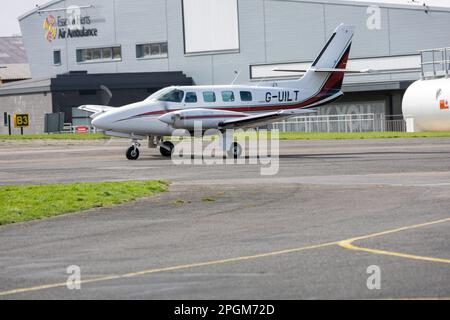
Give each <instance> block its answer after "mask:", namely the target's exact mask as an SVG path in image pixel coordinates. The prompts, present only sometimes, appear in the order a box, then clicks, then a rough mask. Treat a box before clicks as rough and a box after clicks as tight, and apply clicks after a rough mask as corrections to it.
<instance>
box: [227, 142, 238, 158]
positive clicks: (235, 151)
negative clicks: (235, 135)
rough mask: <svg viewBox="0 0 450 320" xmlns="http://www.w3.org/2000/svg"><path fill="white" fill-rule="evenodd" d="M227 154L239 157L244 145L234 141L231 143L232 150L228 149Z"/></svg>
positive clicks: (231, 156)
mask: <svg viewBox="0 0 450 320" xmlns="http://www.w3.org/2000/svg"><path fill="white" fill-rule="evenodd" d="M227 154H228V156H229V157H230V158H235V159H236V158H239V157H240V156H241V154H242V147H241V145H240V144H239V143H237V142H233V143H232V144H231V148H230V150H228V151H227Z"/></svg>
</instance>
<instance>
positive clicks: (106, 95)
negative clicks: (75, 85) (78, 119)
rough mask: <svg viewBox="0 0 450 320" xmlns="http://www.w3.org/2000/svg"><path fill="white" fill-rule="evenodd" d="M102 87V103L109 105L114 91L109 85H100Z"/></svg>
mask: <svg viewBox="0 0 450 320" xmlns="http://www.w3.org/2000/svg"><path fill="white" fill-rule="evenodd" d="M100 89H101V93H100V95H101V99H102V105H104V106H107V105H109V102H110V101H111V98H112V92H111V90H109V88H108V87H107V86H104V85H101V86H100Z"/></svg>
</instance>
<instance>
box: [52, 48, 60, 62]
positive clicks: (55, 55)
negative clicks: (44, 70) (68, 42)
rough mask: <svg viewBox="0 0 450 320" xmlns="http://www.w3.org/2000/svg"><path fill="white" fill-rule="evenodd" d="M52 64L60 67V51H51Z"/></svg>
mask: <svg viewBox="0 0 450 320" xmlns="http://www.w3.org/2000/svg"><path fill="white" fill-rule="evenodd" d="M53 64H54V65H55V66H60V65H61V50H55V51H53Z"/></svg>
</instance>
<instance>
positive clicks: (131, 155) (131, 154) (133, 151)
mask: <svg viewBox="0 0 450 320" xmlns="http://www.w3.org/2000/svg"><path fill="white" fill-rule="evenodd" d="M138 158H139V149H138V148H137V147H136V146H131V147H129V148H128V150H127V159H128V160H137V159H138Z"/></svg>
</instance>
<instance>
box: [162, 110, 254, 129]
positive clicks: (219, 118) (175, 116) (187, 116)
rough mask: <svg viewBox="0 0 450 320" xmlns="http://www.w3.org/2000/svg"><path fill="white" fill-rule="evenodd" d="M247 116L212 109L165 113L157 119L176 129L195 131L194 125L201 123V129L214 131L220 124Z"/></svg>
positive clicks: (240, 113)
mask: <svg viewBox="0 0 450 320" xmlns="http://www.w3.org/2000/svg"><path fill="white" fill-rule="evenodd" d="M246 116H248V114H246V113H242V112H235V111H227V110H214V109H201V108H198V109H186V110H178V111H172V112H169V113H166V114H164V115H162V116H161V117H159V118H158V119H159V120H160V121H162V122H164V123H167V124H169V125H171V126H172V127H174V128H177V129H187V130H192V129H195V124H196V123H197V124H198V123H201V126H202V129H214V128H217V127H218V126H219V124H220V123H222V122H224V121H226V120H230V119H236V118H243V117H246Z"/></svg>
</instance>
